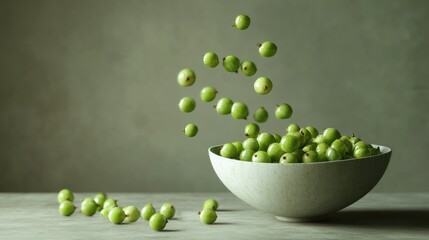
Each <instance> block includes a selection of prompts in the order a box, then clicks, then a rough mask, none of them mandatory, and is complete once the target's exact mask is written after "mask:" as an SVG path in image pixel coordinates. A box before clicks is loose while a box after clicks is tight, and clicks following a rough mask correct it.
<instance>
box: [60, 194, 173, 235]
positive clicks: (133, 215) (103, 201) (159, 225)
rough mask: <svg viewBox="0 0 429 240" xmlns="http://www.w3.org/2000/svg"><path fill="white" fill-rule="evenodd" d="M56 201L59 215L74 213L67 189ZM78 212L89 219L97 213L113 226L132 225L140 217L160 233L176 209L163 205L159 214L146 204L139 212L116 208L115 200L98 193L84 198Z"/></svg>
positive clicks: (135, 209)
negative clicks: (124, 223)
mask: <svg viewBox="0 0 429 240" xmlns="http://www.w3.org/2000/svg"><path fill="white" fill-rule="evenodd" d="M57 201H58V203H59V204H60V206H59V209H58V211H59V213H60V214H61V215H63V216H71V215H72V214H73V213H74V212H75V210H76V207H75V205H74V204H73V201H74V194H73V192H72V191H70V190H69V189H62V190H61V191H60V192H59V193H58V196H57ZM80 212H81V213H82V214H84V215H85V216H89V217H90V216H93V215H94V214H95V213H96V212H99V213H100V215H102V216H103V217H104V218H107V219H108V220H109V221H110V222H111V223H113V224H121V223H123V222H126V223H133V222H136V221H137V220H138V219H139V218H140V216H141V217H142V218H144V219H145V220H147V221H149V226H150V228H151V229H153V230H155V231H161V230H163V229H164V228H165V226H166V225H167V222H168V219H171V218H173V217H174V214H175V213H176V209H175V208H174V206H173V205H172V204H171V203H164V204H163V205H162V206H161V209H160V211H159V213H157V212H156V210H155V208H154V207H153V205H152V204H151V203H148V204H146V205H145V206H144V207H143V208H142V210H141V211H139V209H138V208H137V207H136V206H133V205H130V206H126V207H123V208H121V207H119V206H118V201H117V200H115V199H112V198H107V195H106V194H105V193H102V192H99V193H97V194H95V196H94V197H93V198H85V199H84V200H83V201H82V203H81V205H80Z"/></svg>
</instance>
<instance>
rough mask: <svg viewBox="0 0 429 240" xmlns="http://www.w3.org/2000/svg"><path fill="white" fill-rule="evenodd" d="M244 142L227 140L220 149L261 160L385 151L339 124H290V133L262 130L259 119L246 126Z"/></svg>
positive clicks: (330, 157)
mask: <svg viewBox="0 0 429 240" xmlns="http://www.w3.org/2000/svg"><path fill="white" fill-rule="evenodd" d="M244 135H245V136H246V137H247V139H245V140H244V141H243V142H233V143H226V144H224V145H222V147H221V149H220V155H221V156H222V157H226V158H231V159H238V160H242V161H251V162H259V163H282V164H290V163H312V162H324V161H335V160H343V159H351V158H364V157H369V156H373V155H377V154H381V151H380V148H379V147H377V148H374V147H373V146H372V145H371V144H368V143H365V142H364V141H362V140H361V139H360V138H358V137H356V136H354V135H352V136H346V135H341V133H340V132H339V131H338V130H337V129H335V128H326V129H325V130H324V131H323V132H322V133H321V134H319V132H318V130H317V129H316V128H314V127H312V126H308V127H305V128H300V127H299V126H298V125H297V124H293V123H292V124H290V125H289V126H288V127H287V129H286V134H285V135H283V136H280V135H278V134H271V133H266V132H263V133H260V132H259V127H258V125H257V124H255V123H249V124H248V125H247V126H246V127H245V129H244Z"/></svg>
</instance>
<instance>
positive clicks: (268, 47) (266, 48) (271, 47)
mask: <svg viewBox="0 0 429 240" xmlns="http://www.w3.org/2000/svg"><path fill="white" fill-rule="evenodd" d="M258 47H259V54H261V56H263V57H272V56H274V55H275V54H276V52H277V46H276V45H275V44H274V43H273V42H270V41H266V42H263V43H258Z"/></svg>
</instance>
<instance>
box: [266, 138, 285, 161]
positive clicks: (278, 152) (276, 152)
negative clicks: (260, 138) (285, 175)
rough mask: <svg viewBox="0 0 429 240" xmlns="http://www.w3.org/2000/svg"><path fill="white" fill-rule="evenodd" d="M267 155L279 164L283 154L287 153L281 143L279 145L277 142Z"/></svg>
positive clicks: (271, 146) (272, 144)
mask: <svg viewBox="0 0 429 240" xmlns="http://www.w3.org/2000/svg"><path fill="white" fill-rule="evenodd" d="M267 153H268V155H269V156H270V158H271V160H272V161H273V162H274V163H278V162H279V161H280V157H281V156H282V155H283V154H285V152H284V151H283V149H282V148H281V146H280V143H277V142H274V143H271V144H270V146H269V147H268V149H267Z"/></svg>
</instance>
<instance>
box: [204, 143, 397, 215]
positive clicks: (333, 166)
mask: <svg viewBox="0 0 429 240" xmlns="http://www.w3.org/2000/svg"><path fill="white" fill-rule="evenodd" d="M374 146H375V147H378V145H374ZM379 147H380V150H381V152H382V154H380V155H377V156H371V157H367V158H360V159H348V160H339V161H329V162H318V163H294V164H286V165H285V164H279V163H255V162H246V161H240V160H234V159H228V158H224V157H221V156H220V155H219V152H220V146H214V147H211V148H209V156H210V161H211V163H212V165H213V168H214V170H215V172H216V174H217V176H218V177H219V179H220V180H221V181H222V183H223V184H224V185H225V186H226V187H227V188H228V189H229V190H230V191H231V192H232V193H233V194H234V195H236V196H237V197H239V198H240V199H241V200H243V201H244V202H246V203H248V204H249V205H251V206H253V207H255V208H256V209H259V210H262V211H264V212H268V213H270V214H273V215H274V216H276V217H277V218H278V219H279V220H284V221H314V220H317V219H320V218H321V217H323V216H325V215H327V214H329V213H334V212H336V211H338V210H340V209H343V208H345V207H347V206H349V205H350V204H352V203H354V202H356V201H357V200H359V199H360V198H362V197H363V196H365V194H367V193H368V192H369V191H370V190H371V189H372V188H373V187H374V186H375V185H376V184H377V183H378V181H379V180H380V179H381V177H382V176H383V174H384V171H385V170H386V168H387V165H388V164H389V160H390V156H391V154H392V150H391V149H390V148H388V147H384V146H379Z"/></svg>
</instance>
